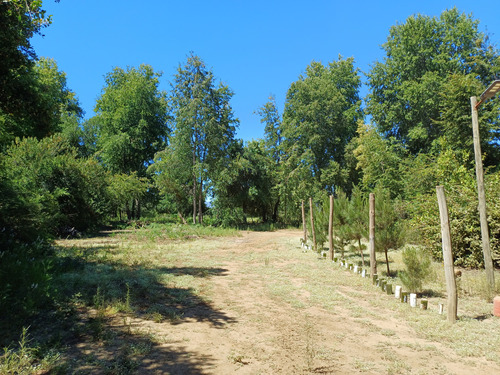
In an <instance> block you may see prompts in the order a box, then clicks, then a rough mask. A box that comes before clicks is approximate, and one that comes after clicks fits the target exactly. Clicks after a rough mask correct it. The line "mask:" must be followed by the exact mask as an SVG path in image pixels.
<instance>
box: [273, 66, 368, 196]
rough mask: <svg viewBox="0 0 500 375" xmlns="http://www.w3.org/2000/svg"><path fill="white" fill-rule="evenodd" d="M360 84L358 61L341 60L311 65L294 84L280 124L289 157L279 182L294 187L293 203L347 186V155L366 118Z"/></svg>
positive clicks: (285, 152) (285, 149) (285, 161)
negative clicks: (345, 176) (362, 109)
mask: <svg viewBox="0 0 500 375" xmlns="http://www.w3.org/2000/svg"><path fill="white" fill-rule="evenodd" d="M360 84H361V79H360V76H359V71H358V69H356V68H355V67H354V59H353V58H348V59H342V58H341V57H339V60H338V61H333V62H331V63H329V64H328V65H327V66H325V65H323V64H321V63H319V62H312V63H311V64H310V65H309V66H308V67H307V68H306V72H305V74H304V75H302V76H300V77H299V79H298V80H297V81H296V82H294V83H292V85H291V86H290V88H289V90H288V93H287V97H286V103H285V111H284V114H283V123H282V126H281V128H282V133H281V135H282V149H283V153H284V154H285V155H286V158H285V160H284V162H283V163H284V176H283V177H282V179H281V180H282V181H284V183H285V184H287V186H288V187H291V186H294V189H295V193H294V195H296V197H294V199H293V201H300V199H299V198H302V199H303V198H304V197H305V196H306V195H310V194H313V193H314V192H319V191H322V190H325V189H326V190H328V191H330V192H332V193H333V192H334V191H335V189H337V188H343V187H345V185H346V184H347V182H346V181H345V179H344V178H343V173H342V170H343V168H344V167H345V159H344V157H345V152H344V151H345V148H346V146H347V144H348V143H349V141H350V140H351V139H352V138H353V137H354V136H355V134H356V128H357V121H358V120H359V119H360V118H361V117H362V113H361V107H360V105H361V102H360V99H359V94H358V90H359V87H360ZM288 181H290V182H292V181H293V183H290V182H288ZM285 194H286V193H285Z"/></svg>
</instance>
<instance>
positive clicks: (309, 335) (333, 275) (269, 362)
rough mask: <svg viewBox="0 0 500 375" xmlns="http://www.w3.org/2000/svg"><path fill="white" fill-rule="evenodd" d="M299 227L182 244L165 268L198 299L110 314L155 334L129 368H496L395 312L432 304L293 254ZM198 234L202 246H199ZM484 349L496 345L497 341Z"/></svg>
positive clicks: (421, 315)
mask: <svg viewBox="0 0 500 375" xmlns="http://www.w3.org/2000/svg"><path fill="white" fill-rule="evenodd" d="M300 235H301V234H300V232H299V231H291V230H282V231H276V232H244V233H243V235H242V236H241V237H237V238H230V239H228V238H225V239H215V240H211V239H208V240H207V239H199V240H195V241H194V242H192V244H191V245H190V246H191V247H192V248H194V249H196V247H197V246H199V247H200V248H203V249H204V250H203V251H200V252H199V253H197V254H195V255H194V256H191V258H190V261H188V260H182V259H179V260H178V261H177V264H174V265H173V266H174V267H178V274H179V275H180V274H182V273H184V274H189V275H190V276H192V277H199V280H200V284H198V286H197V287H196V289H197V290H196V292H197V293H199V294H200V295H203V296H204V298H203V299H196V300H194V301H192V303H191V304H189V307H184V308H183V309H182V314H181V315H180V316H179V317H178V319H177V320H176V321H174V322H172V321H164V322H160V323H158V322H154V321H152V320H151V319H141V318H139V317H133V318H127V320H126V321H125V319H123V320H120V319H116V322H115V324H116V326H120V325H122V326H123V325H126V326H128V329H129V330H131V331H134V330H136V331H137V330H140V331H141V332H150V333H151V334H154V335H155V336H156V337H157V338H158V337H160V338H161V339H160V340H159V341H160V343H159V344H157V345H155V346H154V347H153V348H152V349H151V350H150V351H149V352H148V354H147V355H146V356H145V357H143V358H142V359H141V361H140V366H139V367H138V368H137V371H138V372H139V373H143V374H308V373H314V374H356V373H363V374H489V375H491V374H500V367H499V366H498V365H497V363H495V362H493V361H491V360H490V361H488V360H487V359H486V358H481V357H479V358H478V357H467V356H464V355H462V354H459V353H460V351H457V350H456V349H452V348H453V347H454V346H453V345H455V346H456V345H460V343H448V344H447V345H444V344H443V343H440V342H437V341H433V340H431V339H429V338H425V337H424V336H425V334H422V333H419V332H416V331H415V329H414V328H412V326H411V325H410V324H409V323H408V322H407V320H406V319H405V317H406V318H407V319H410V320H411V321H418V320H419V319H427V317H428V316H430V314H433V315H437V314H436V313H435V312H433V311H427V312H425V311H419V310H418V311H411V312H408V311H406V310H417V309H410V307H409V306H407V305H402V304H400V303H399V302H398V303H396V302H395V299H394V297H392V296H387V295H384V294H382V293H380V291H379V290H377V289H376V288H375V287H373V286H371V285H370V283H369V281H368V279H362V278H361V277H359V276H356V275H353V274H351V273H349V272H347V271H345V270H343V269H340V268H339V267H338V266H336V265H335V264H331V263H330V262H328V261H326V260H321V259H318V257H317V256H316V255H315V254H313V253H311V252H308V253H303V252H302V250H301V249H300V247H299V246H298V245H299V238H300ZM207 241H211V245H210V246H209V247H208V249H206V246H202V244H203V245H206V242H207ZM189 262H191V263H189ZM203 264H210V266H209V267H203ZM399 305H401V306H399ZM408 314H409V315H408ZM433 319H441V318H440V317H439V318H433ZM443 319H444V318H443ZM443 319H441V320H443ZM434 321H435V320H434ZM432 322H433V320H432V319H431V321H430V323H429V324H433V323H432ZM443 327H445V328H446V329H453V328H449V327H448V326H447V323H446V322H443V323H440V325H439V326H437V327H436V330H440V329H443ZM457 329H458V328H457ZM427 336H428V335H427ZM464 344H465V343H464ZM89 349H90V348H89ZM82 350H85V348H83V347H82ZM491 350H492V351H493V352H496V353H498V347H497V348H491ZM495 355H497V354H495Z"/></svg>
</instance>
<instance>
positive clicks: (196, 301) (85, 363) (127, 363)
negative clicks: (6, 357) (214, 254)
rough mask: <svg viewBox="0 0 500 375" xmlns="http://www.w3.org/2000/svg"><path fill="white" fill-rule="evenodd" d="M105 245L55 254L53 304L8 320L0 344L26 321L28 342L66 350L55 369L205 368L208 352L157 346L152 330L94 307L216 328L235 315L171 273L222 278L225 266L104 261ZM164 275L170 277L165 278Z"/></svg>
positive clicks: (42, 347) (13, 339)
mask: <svg viewBox="0 0 500 375" xmlns="http://www.w3.org/2000/svg"><path fill="white" fill-rule="evenodd" d="M103 249H109V247H108V246H102V247H101V246H100V247H88V248H79V247H72V248H65V249H62V250H61V252H60V256H59V257H58V258H56V259H55V260H54V270H55V271H56V275H55V276H54V279H53V289H52V291H51V294H52V295H51V297H52V301H51V304H50V305H48V306H47V308H46V309H45V310H43V311H41V312H39V313H38V314H37V316H34V317H33V316H32V317H29V319H24V320H22V321H16V322H14V320H12V323H13V324H10V325H9V326H8V327H7V328H6V331H5V332H0V334H2V337H3V339H1V342H0V344H1V346H7V345H11V344H12V343H14V344H15V343H16V341H17V340H18V339H19V333H20V332H21V330H22V327H27V326H30V327H31V328H30V330H29V333H30V339H31V344H32V345H34V346H37V347H38V348H39V353H41V354H42V355H43V352H44V351H49V350H51V349H53V348H59V349H60V350H61V351H62V352H63V353H64V354H63V356H62V359H61V361H60V365H59V367H60V370H58V371H59V372H57V371H56V373H67V372H69V373H73V372H74V371H75V368H76V369H78V367H81V369H80V370H78V371H80V372H79V373H96V372H98V373H101V372H103V373H111V374H125V373H141V374H158V373H168V374H204V373H205V372H204V369H206V368H210V366H211V364H213V358H210V357H206V356H205V357H203V358H199V357H198V355H197V354H196V353H189V352H187V351H186V350H184V349H182V345H181V346H179V345H178V344H182V343H178V344H177V345H167V346H165V345H160V344H159V343H158V342H157V341H156V340H155V338H154V337H152V336H151V335H145V334H141V333H138V332H134V331H131V330H130V327H127V326H126V324H122V325H120V324H118V325H117V324H116V321H115V322H114V323H113V324H111V321H110V320H111V319H110V317H109V316H108V315H106V314H100V313H99V311H104V310H105V309H106V308H107V306H111V305H112V306H121V309H122V310H121V311H119V312H118V313H115V314H114V315H115V316H114V319H115V320H116V319H121V318H119V317H123V319H125V318H126V317H129V318H132V319H134V318H139V319H140V320H142V321H149V322H150V323H151V324H156V323H162V324H175V325H179V324H183V323H185V322H187V321H189V320H195V321H197V322H206V323H208V324H209V325H210V326H211V327H212V328H214V329H220V328H223V327H225V326H226V325H228V324H232V323H235V322H236V320H235V319H234V318H232V317H230V316H228V315H227V314H225V313H224V312H223V311H220V310H218V309H216V308H215V307H214V306H213V305H212V303H211V302H210V301H208V300H206V299H204V298H203V297H202V296H200V295H199V293H198V292H197V291H196V290H194V289H193V288H189V287H186V288H184V287H179V286H177V285H175V279H176V278H177V277H182V276H186V275H189V276H192V277H195V278H212V277H224V276H225V275H227V272H228V270H227V269H224V268H217V267H154V265H147V266H144V265H139V264H136V265H130V264H126V263H121V262H117V261H111V260H109V259H106V257H105V256H104V255H105V252H102V250H103ZM103 254H104V255H103ZM166 277H167V278H168V280H170V282H168V283H166V282H165V278H166ZM2 319H5V317H4V318H2V317H0V320H2ZM6 323H10V322H9V321H6ZM4 326H7V324H5V325H4ZM207 344H209V343H207ZM96 348H98V350H96ZM138 348H139V349H138ZM141 348H142V349H141ZM141 350H142V351H141Z"/></svg>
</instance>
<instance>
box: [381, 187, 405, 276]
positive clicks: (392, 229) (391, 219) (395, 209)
mask: <svg viewBox="0 0 500 375" xmlns="http://www.w3.org/2000/svg"><path fill="white" fill-rule="evenodd" d="M375 197H376V199H375V217H376V220H375V246H376V249H377V250H378V251H383V252H384V255H385V262H386V266H387V276H390V275H391V269H390V266H389V256H388V251H389V250H390V249H398V248H399V247H400V246H402V245H403V243H404V237H403V235H404V226H403V225H404V224H403V220H402V216H403V215H402V214H401V212H400V211H399V208H400V207H399V206H398V205H397V204H396V203H397V202H395V201H392V200H391V197H390V194H389V192H388V191H387V190H385V189H383V188H381V187H379V188H377V189H376V190H375Z"/></svg>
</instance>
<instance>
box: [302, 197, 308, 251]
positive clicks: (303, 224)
mask: <svg viewBox="0 0 500 375" xmlns="http://www.w3.org/2000/svg"><path fill="white" fill-rule="evenodd" d="M302 228H303V229H304V245H305V244H306V242H307V224H306V209H305V208H304V201H302Z"/></svg>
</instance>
